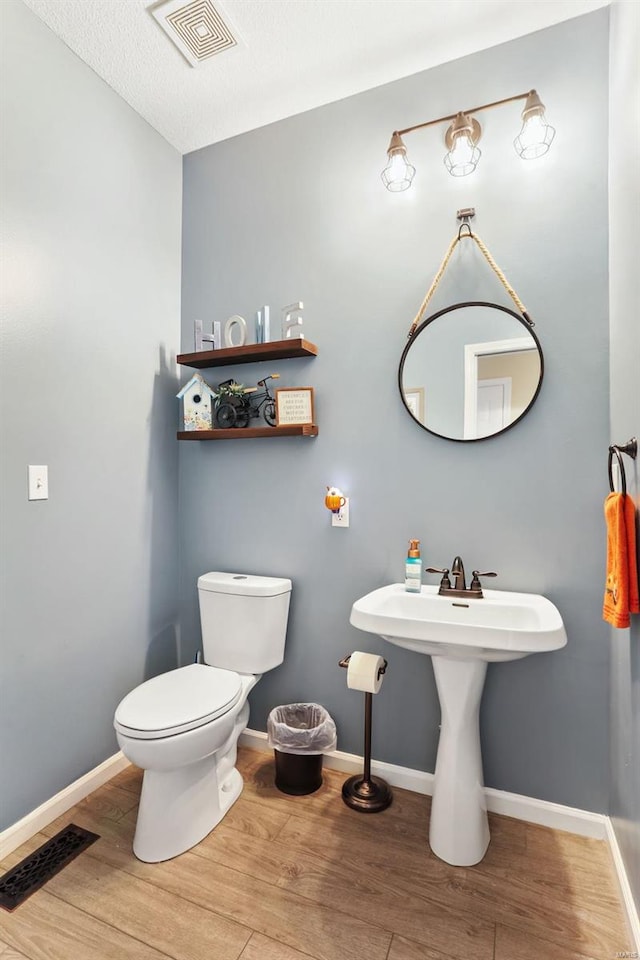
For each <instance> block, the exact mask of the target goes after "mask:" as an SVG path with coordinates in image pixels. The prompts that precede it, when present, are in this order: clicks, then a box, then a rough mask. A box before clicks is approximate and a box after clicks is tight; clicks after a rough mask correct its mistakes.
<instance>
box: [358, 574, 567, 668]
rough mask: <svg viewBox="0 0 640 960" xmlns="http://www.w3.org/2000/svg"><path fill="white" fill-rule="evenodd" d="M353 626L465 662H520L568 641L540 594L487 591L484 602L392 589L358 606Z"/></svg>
mask: <svg viewBox="0 0 640 960" xmlns="http://www.w3.org/2000/svg"><path fill="white" fill-rule="evenodd" d="M350 619H351V623H352V624H353V626H354V627H358V628H359V629H360V630H366V631H368V632H369V633H377V634H379V635H380V636H381V637H383V638H384V639H385V640H388V641H389V642H390V643H395V644H396V645H397V646H399V647H406V648H407V649H408V650H415V651H416V652H417V653H426V654H431V655H434V654H435V655H437V656H448V657H455V658H461V659H472V658H479V659H481V660H486V661H490V660H517V659H518V658H520V657H526V656H528V654H530V653H545V652H548V651H550V650H559V649H560V648H561V647H564V645H565V644H566V642H567V635H566V633H565V630H564V625H563V623H562V617H561V616H560V614H559V612H558V610H557V608H556V607H555V606H554V605H553V604H552V603H551V601H550V600H547V598H546V597H542V596H540V595H539V594H537V593H512V592H510V591H508V590H485V591H484V597H483V598H482V599H481V600H478V599H475V598H474V599H469V600H466V599H462V598H459V597H446V596H439V595H438V587H436V586H423V587H422V590H421V592H420V593H407V591H406V590H405V587H404V584H403V583H392V584H389V586H386V587H380V589H379V590H374V591H373V592H372V593H368V594H367V595H366V596H364V597H362V598H361V599H360V600H356V602H355V603H354V605H353V608H352V610H351V618H350Z"/></svg>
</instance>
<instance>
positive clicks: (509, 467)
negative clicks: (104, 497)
mask: <svg viewBox="0 0 640 960" xmlns="http://www.w3.org/2000/svg"><path fill="white" fill-rule="evenodd" d="M607 43H608V18H607V12H606V11H598V12H596V13H593V14H591V15H589V16H586V17H582V18H579V19H576V20H574V21H570V22H568V23H564V24H561V25H560V26H557V27H554V28H551V29H549V30H545V31H543V32H540V33H537V34H533V35H530V36H527V37H524V38H523V39H520V40H517V41H514V42H512V43H509V44H505V45H503V46H500V47H497V48H494V49H491V50H487V51H484V52H481V53H478V54H476V55H474V56H469V57H466V58H464V59H462V60H459V61H457V62H454V63H449V64H445V65H443V66H440V67H437V68H435V69H433V70H430V71H427V72H424V73H421V74H418V75H415V76H412V77H409V78H407V79H404V80H401V81H398V82H396V83H393V84H389V85H386V86H383V87H379V88H377V89H374V90H371V91H368V92H366V93H364V94H361V95H358V96H356V97H351V98H348V99H346V100H343V101H341V102H339V103H335V104H332V105H330V106H326V107H323V108H320V109H318V110H314V111H311V112H309V113H306V114H303V115H300V116H296V117H293V118H291V119H288V120H285V121H282V122H280V123H277V124H274V125H272V126H269V127H265V128H262V129H259V130H256V131H253V132H251V133H249V134H246V135H243V136H241V137H237V138H234V139H232V140H229V141H226V142H224V143H220V144H217V145H213V146H211V147H208V148H206V149H203V150H201V151H198V152H195V153H193V154H191V155H189V156H187V157H186V158H185V163H184V207H183V219H184V234H183V244H184V245H183V313H182V316H183V330H182V345H183V349H190V348H191V344H192V324H193V320H194V318H196V317H199V318H201V319H213V318H216V319H220V320H224V318H225V317H227V316H229V315H230V314H232V313H240V314H242V315H244V316H246V317H251V316H252V315H253V312H254V311H255V310H256V309H257V308H258V307H259V306H260V305H261V304H263V303H268V304H270V305H271V307H272V309H278V308H280V307H281V306H282V305H284V304H288V303H290V302H291V301H292V300H295V299H302V300H303V301H304V303H305V312H306V332H307V336H308V338H309V339H311V340H312V341H314V342H316V343H317V344H318V346H319V356H318V357H317V359H315V360H299V361H288V362H287V361H284V362H281V363H278V364H271V365H257V366H244V367H238V368H237V369H233V368H229V367H227V368H224V370H215V369H214V370H210V371H208V378H209V380H210V381H211V382H212V383H215V382H218V381H219V380H221V379H225V378H226V377H228V376H231V375H235V376H236V378H237V379H238V380H242V381H244V382H245V383H249V384H251V383H255V380H256V379H257V378H258V377H259V376H262V375H263V374H264V373H265V372H268V371H273V370H275V371H277V372H279V373H280V374H281V375H282V380H281V383H282V385H289V386H294V385H313V386H314V387H315V389H316V400H317V404H316V405H317V418H318V423H319V428H320V435H319V437H318V438H317V439H316V440H291V439H274V440H269V441H266V440H265V441H257V440H256V441H252V440H238V441H235V442H228V443H217V444H216V443H185V444H182V445H181V449H180V518H181V522H180V527H181V535H182V543H181V550H182V563H181V618H182V621H181V622H182V624H183V629H184V639H185V656H186V653H187V649H188V648H189V647H191V649H192V650H195V649H196V647H197V646H198V643H199V625H198V619H197V598H196V579H197V576H198V575H199V574H200V573H202V572H204V571H206V570H209V569H222V570H237V571H250V572H254V573H262V574H282V575H288V576H291V577H292V579H293V582H294V589H293V597H292V607H291V616H290V626H289V633H288V641H287V649H286V659H285V663H284V665H283V666H282V667H280V668H279V669H277V670H274V671H273V672H271V673H270V674H268V675H266V676H265V677H264V678H263V679H262V681H261V682H260V684H259V685H258V686H257V688H256V690H255V692H254V694H253V695H252V718H251V721H250V725H251V726H253V727H255V728H258V729H264V728H265V721H266V716H267V713H268V711H269V709H270V708H271V707H272V706H274V705H276V704H279V703H287V702H290V701H294V700H298V699H300V700H307V699H308V700H318V701H320V702H321V703H323V704H325V705H326V706H327V707H328V709H329V710H330V711H331V713H332V714H333V715H334V717H335V719H336V721H337V724H338V730H339V743H338V745H339V748H340V749H342V750H347V751H352V752H355V753H361V751H362V698H361V697H359V696H357V695H356V694H354V693H353V692H349V691H347V689H346V684H345V677H344V673H343V672H342V671H340V670H339V669H338V667H337V661H338V658H339V657H340V656H342V655H344V654H345V653H347V652H349V651H351V650H354V649H363V650H370V651H375V652H384V654H385V655H386V656H387V657H388V659H389V661H390V669H389V672H388V675H387V678H386V680H385V684H384V686H383V687H382V691H381V693H380V694H379V695H378V697H377V698H376V704H375V712H374V755H375V756H376V757H377V758H379V759H382V760H386V761H390V762H394V763H398V764H405V765H407V766H409V767H414V768H419V769H424V770H433V768H434V760H435V751H436V743H437V737H438V721H439V709H438V702H437V696H436V691H435V686H434V681H433V674H432V668H431V664H430V662H429V660H428V658H426V657H424V658H419V657H418V656H417V655H415V654H412V653H411V652H409V651H403V650H401V649H399V648H390V647H388V646H385V645H384V642H383V641H382V640H381V639H378V638H377V637H375V636H373V635H368V634H364V633H361V632H359V631H357V630H355V629H353V628H352V627H350V626H349V622H348V620H349V611H350V608H351V604H352V602H353V601H354V599H356V598H357V597H359V596H361V595H362V594H364V593H366V592H367V591H369V590H372V589H373V588H375V587H378V586H380V585H382V584H385V583H388V582H390V581H396V580H398V579H400V578H401V577H402V575H403V564H404V558H405V553H406V545H407V540H408V538H409V537H419V538H420V539H421V540H422V543H423V559H424V561H425V565H427V564H433V565H436V566H438V565H442V564H447V565H448V564H450V562H451V560H452V558H453V556H454V555H455V554H457V553H459V554H461V555H462V557H463V558H464V560H465V562H466V564H467V567H468V569H469V570H470V569H471V568H472V567H480V568H485V569H494V570H498V571H499V573H500V579H499V581H498V582H497V585H498V586H500V587H502V588H503V589H511V590H527V591H532V592H539V593H543V594H546V595H547V596H548V597H550V598H551V600H553V601H554V602H555V603H556V604H557V606H558V607H559V609H560V610H561V612H562V615H563V617H564V620H565V623H566V627H567V632H568V635H569V643H568V646H567V647H566V649H565V650H563V651H562V652H559V653H555V654H551V655H540V656H535V657H531V658H528V659H524V660H520V661H516V662H513V663H507V664H493V665H491V667H490V669H489V675H488V680H487V686H486V691H485V696H484V700H483V707H482V740H483V750H484V758H485V776H486V781H487V783H488V784H489V785H491V786H493V787H497V788H502V789H505V790H511V791H515V792H517V793H522V794H527V795H531V796H536V797H540V798H543V799H546V800H554V801H558V802H561V803H566V804H571V805H574V806H578V807H583V808H587V809H590V810H596V811H606V810H607V809H608V789H607V784H608V759H607V752H608V746H609V730H608V685H607V678H608V670H609V631H608V629H607V628H606V626H605V625H604V624H603V622H602V620H601V604H602V585H603V556H604V529H603V522H602V500H603V496H604V494H605V492H606V451H607V445H608V437H609V405H608V293H607V138H606V135H605V131H606V129H607V88H608V74H607V70H608V55H607ZM533 86H535V87H537V88H538V90H539V92H540V94H541V96H542V98H543V100H544V101H546V103H547V104H548V116H549V119H550V121H551V122H552V123H554V124H555V125H556V126H557V130H558V134H557V139H556V143H555V144H554V147H553V149H552V151H551V152H550V154H548V156H547V157H546V158H545V159H544V160H542V161H540V162H539V163H537V164H536V163H523V162H522V161H520V160H519V159H518V158H517V157H516V155H515V153H514V152H513V150H512V147H511V142H512V140H513V138H514V136H515V135H516V133H517V132H518V128H519V110H518V107H517V105H516V106H513V107H504V108H502V109H500V110H495V111H490V112H488V113H486V114H483V116H482V118H481V119H482V123H483V126H484V138H483V141H482V143H481V147H482V149H483V153H484V156H483V160H482V163H481V165H480V166H479V167H478V170H477V171H476V174H475V175H474V176H473V177H470V178H462V179H460V180H455V179H453V178H451V177H449V176H448V175H447V174H446V172H445V171H444V169H443V166H442V156H443V154H444V146H443V142H442V134H443V130H430V131H426V132H421V133H415V134H413V135H411V136H410V137H408V138H407V146H408V149H409V155H410V157H411V159H412V162H413V163H414V164H415V165H416V167H417V168H418V173H417V175H416V179H415V182H414V188H413V189H412V190H411V191H408V192H407V193H406V194H401V195H392V194H390V193H388V192H386V191H385V190H384V188H383V186H382V184H381V182H380V179H379V171H380V169H381V168H382V166H383V165H384V160H385V150H386V147H387V143H388V138H389V136H390V134H391V131H392V130H393V129H394V128H398V127H403V126H408V125H410V124H412V123H416V122H419V121H421V120H426V119H429V118H431V117H435V116H441V115H443V114H446V113H449V112H450V111H451V110H452V109H454V110H455V109H456V108H459V107H464V106H469V107H470V106H471V105H472V104H475V103H482V102H487V101H491V100H496V99H499V98H501V97H505V96H509V95H510V94H515V93H519V92H521V91H523V90H527V89H529V88H530V87H533ZM467 205H473V206H475V207H476V208H477V210H478V218H477V221H476V227H477V230H478V232H479V234H480V235H481V236H482V237H483V239H484V240H485V241H486V242H487V244H488V245H489V247H490V249H491V251H492V252H493V253H494V255H495V256H496V258H497V260H498V261H499V263H500V265H501V266H502V267H503V269H504V270H505V272H506V275H507V277H508V278H509V279H510V280H511V281H512V283H513V284H514V285H515V287H516V289H517V291H518V293H519V294H520V296H521V298H522V299H523V301H524V303H525V304H526V305H527V307H528V309H529V312H530V313H531V314H532V316H533V318H534V319H535V320H536V321H537V327H536V330H537V332H538V334H539V336H540V338H541V341H542V346H543V349H544V352H545V362H546V375H545V382H544V384H543V389H542V393H541V395H540V397H539V400H538V401H537V403H536V405H535V406H534V408H533V410H532V411H531V412H530V413H529V414H528V415H527V417H526V418H525V419H524V420H523V422H522V423H521V424H520V425H518V427H516V428H515V429H514V430H511V431H508V432H507V433H505V434H504V435H502V436H499V437H496V438H493V439H489V440H486V441H483V442H481V443H478V444H472V445H465V444H455V443H450V442H447V441H444V440H441V439H438V438H436V437H432V436H429V435H428V434H426V433H425V432H424V431H423V430H422V429H421V428H420V427H419V426H418V425H417V424H415V423H414V422H413V421H412V420H411V419H410V418H409V416H408V415H407V414H406V412H405V410H404V408H403V406H402V403H401V400H400V397H399V395H398V393H397V386H396V373H397V364H398V360H399V357H400V353H401V351H402V349H403V346H404V344H405V338H406V332H407V330H408V327H409V324H410V322H411V320H412V319H413V316H414V315H415V312H416V310H417V308H418V305H419V304H420V301H421V300H422V297H423V295H424V293H425V291H426V289H427V287H428V285H429V283H430V282H431V279H432V277H433V274H434V273H435V270H436V268H437V266H438V265H439V263H440V260H441V258H442V255H443V253H444V251H445V249H446V246H447V244H448V242H449V240H450V239H451V237H452V235H453V231H454V229H455V226H456V222H455V212H456V210H457V209H458V208H459V207H462V206H467ZM458 266H459V265H458ZM455 270H456V268H455V266H454V268H453V271H452V273H454V274H455ZM455 277H457V279H455V278H454V279H452V280H451V286H450V287H449V288H448V289H446V288H444V289H443V290H442V291H441V292H439V293H438V295H437V297H436V299H435V301H434V303H433V308H434V310H435V309H438V308H439V307H441V306H443V305H445V304H446V303H447V302H450V301H451V300H452V299H463V297H462V296H459V292H460V290H461V289H463V288H464V289H465V290H467V289H468V288H469V287H472V286H473V285H474V283H475V281H473V282H471V281H469V280H468V278H467V274H466V273H465V272H464V271H463V272H462V273H461V272H460V270H459V269H458V273H457V274H455ZM480 277H481V279H480V280H478V281H477V286H478V288H479V289H480V288H481V289H482V293H483V295H484V297H485V298H486V299H492V298H493V297H495V298H500V297H501V296H502V294H501V290H500V288H499V286H498V285H497V281H495V279H494V278H493V277H492V275H491V274H490V273H489V271H488V268H484V271H483V272H482V274H481V275H480ZM501 302H505V303H508V301H506V300H504V299H503V300H501ZM188 375H189V372H188V371H184V376H185V378H186V377H187V376H188ZM623 432H624V431H623ZM327 484H336V485H339V486H340V487H342V489H343V490H344V491H345V493H347V494H348V495H349V496H350V497H351V527H350V529H348V530H341V529H332V528H331V526H330V520H329V515H328V513H327V511H326V510H325V508H324V506H323V495H324V490H325V485H327ZM426 579H428V578H426Z"/></svg>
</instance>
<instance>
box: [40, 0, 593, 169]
mask: <svg viewBox="0 0 640 960" xmlns="http://www.w3.org/2000/svg"><path fill="white" fill-rule="evenodd" d="M185 2H186V0H185ZM213 2H214V5H215V7H216V9H217V10H218V12H219V13H220V14H221V15H222V17H223V19H225V20H226V22H227V24H228V25H229V27H230V28H231V31H232V33H233V34H234V36H235V37H236V38H237V40H238V45H237V46H235V47H233V48H231V49H229V50H226V51H225V52H223V53H220V54H219V55H217V56H215V57H212V58H211V59H209V60H205V61H204V62H203V63H201V64H200V65H199V66H198V67H196V68H193V67H191V66H189V64H188V63H187V62H186V60H185V59H184V57H183V56H182V55H181V54H180V53H179V51H178V50H177V49H176V47H174V46H173V45H172V43H171V42H170V41H169V39H168V37H167V36H166V35H165V34H164V33H163V32H162V30H161V29H160V27H159V26H158V24H157V23H156V21H155V19H154V18H153V16H152V15H151V13H150V8H152V7H154V6H157V4H156V3H155V2H152V0H24V3H26V5H27V6H28V7H30V8H31V9H32V10H33V11H34V12H35V13H36V14H37V15H38V16H39V17H40V18H41V19H42V20H43V21H44V22H45V23H46V24H47V25H48V26H49V27H50V28H51V30H53V32H54V33H56V34H57V35H58V36H59V37H61V39H62V40H64V42H65V43H66V44H67V46H69V47H70V48H71V49H72V50H73V51H74V53H76V54H77V55H78V56H79V57H80V58H81V59H82V60H84V61H85V63H87V64H88V65H89V66H90V67H91V68H92V69H93V70H95V72H96V73H97V74H98V75H99V76H100V77H102V78H103V79H104V80H105V81H106V82H107V83H108V84H109V86H111V87H112V88H113V89H114V90H115V91H117V93H119V94H120V96H122V97H123V98H124V99H125V100H126V101H127V103H129V104H130V105H131V106H132V107H133V108H134V110H136V111H137V112H138V113H139V114H140V115H141V116H143V117H144V118H145V120H147V121H148V122H149V123H150V124H151V126H153V127H155V129H156V130H158V131H159V133H161V134H162V136H163V137H165V138H166V139H167V140H168V141H169V142H170V143H172V144H173V145H174V146H175V147H176V148H177V149H178V150H179V151H180V152H181V153H188V152H189V151H191V150H196V149H198V148H199V147H203V146H206V145H207V144H209V143H214V142H216V141H218V140H225V139H227V138H228V137H232V136H235V135H236V134H239V133H244V132H245V131H247V130H251V129H254V128H256V127H260V126H264V125H265V124H267V123H272V122H273V121H275V120H281V119H282V118H284V117H288V116H292V115H293V114H296V113H301V112H302V111H304V110H309V109H311V108H313V107H317V106H320V105H321V104H325V103H331V102H332V101H335V100H340V99H342V98H343V97H347V96H350V95H352V94H354V93H359V92H361V91H362V90H367V89H369V88H371V87H376V86H379V85H380V84H383V83H387V82H389V81H391V80H397V79H399V78H400V77H406V76H409V75H410V74H412V73H417V72H418V71H420V70H425V69H427V68H428V67H432V66H435V65H436V64H438V63H444V62H446V61H448V60H453V59H455V58H457V57H461V56H465V55H466V54H469V53H473V52H475V51H477V50H482V49H485V48H487V47H490V46H494V45H495V44H498V43H503V42H504V41H507V40H512V39H514V38H515V37H519V36H523V35H524V34H526V33H531V32H532V31H534V30H539V29H542V28H543V27H547V26H551V25H552V24H554V23H559V22H560V21H562V20H567V19H569V18H571V17H576V16H578V15H580V14H582V13H588V12H589V11H591V10H595V9H596V8H597V7H602V6H606V5H607V3H608V2H609V0H213Z"/></svg>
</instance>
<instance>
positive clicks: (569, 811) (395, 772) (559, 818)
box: [240, 729, 607, 840]
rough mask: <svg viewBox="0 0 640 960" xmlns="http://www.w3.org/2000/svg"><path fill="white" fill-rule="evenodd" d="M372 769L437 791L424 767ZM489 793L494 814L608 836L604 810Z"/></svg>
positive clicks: (349, 767) (394, 782)
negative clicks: (417, 768)
mask: <svg viewBox="0 0 640 960" xmlns="http://www.w3.org/2000/svg"><path fill="white" fill-rule="evenodd" d="M240 743H241V744H243V745H244V746H245V747H251V748H252V749H253V750H268V749H269V748H268V746H267V735H266V733H263V732H262V731H261V730H249V729H247V730H245V731H244V733H243V734H242V736H241V737H240ZM362 762H363V761H362V757H358V756H356V754H353V753H343V752H342V750H334V751H332V752H331V753H325V755H324V763H325V764H326V766H327V767H330V768H331V769H333V770H342V771H343V772H344V773H352V774H353V773H358V772H359V771H360V770H362ZM371 772H372V773H373V774H375V775H377V776H379V777H383V778H384V779H385V780H386V781H387V782H388V783H389V784H391V786H392V787H402V788H403V789H405V790H412V791H413V792H414V793H422V794H425V795H426V796H428V797H430V796H431V795H432V793H433V774H432V773H425V771H424V770H412V769H411V768H410V767H398V766H396V765H395V764H394V763H383V762H382V761H381V760H372V761H371ZM485 796H486V800H487V810H489V811H490V812H491V813H500V814H502V815H503V816H505V817H514V818H515V819H516V820H527V821H528V822H529V823H538V824H540V825H541V826H543V827H552V828H553V829H554V830H566V831H567V832H568V833H577V834H579V835H580V836H582V837H595V838H596V839H597V840H605V839H606V837H607V828H606V822H605V821H606V820H607V817H606V816H605V815H604V814H602V813H591V812H590V811H589V810H578V809H577V808H576V807H565V806H562V804H560V803H551V802H550V801H548V800H536V799H535V798H534V797H523V796H521V795H520V794H517V793H507V792H506V791H504V790H493V789H491V788H490V787H486V788H485Z"/></svg>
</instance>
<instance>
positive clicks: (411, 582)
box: [404, 540, 422, 593]
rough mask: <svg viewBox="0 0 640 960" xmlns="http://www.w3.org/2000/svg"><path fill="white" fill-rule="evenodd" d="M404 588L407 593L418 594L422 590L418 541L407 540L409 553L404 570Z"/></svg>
mask: <svg viewBox="0 0 640 960" xmlns="http://www.w3.org/2000/svg"><path fill="white" fill-rule="evenodd" d="M404 587H405V590H406V591H407V593H420V590H421V588H422V561H421V559H420V541H419V540H409V552H408V553H407V561H406V564H405V568H404Z"/></svg>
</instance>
